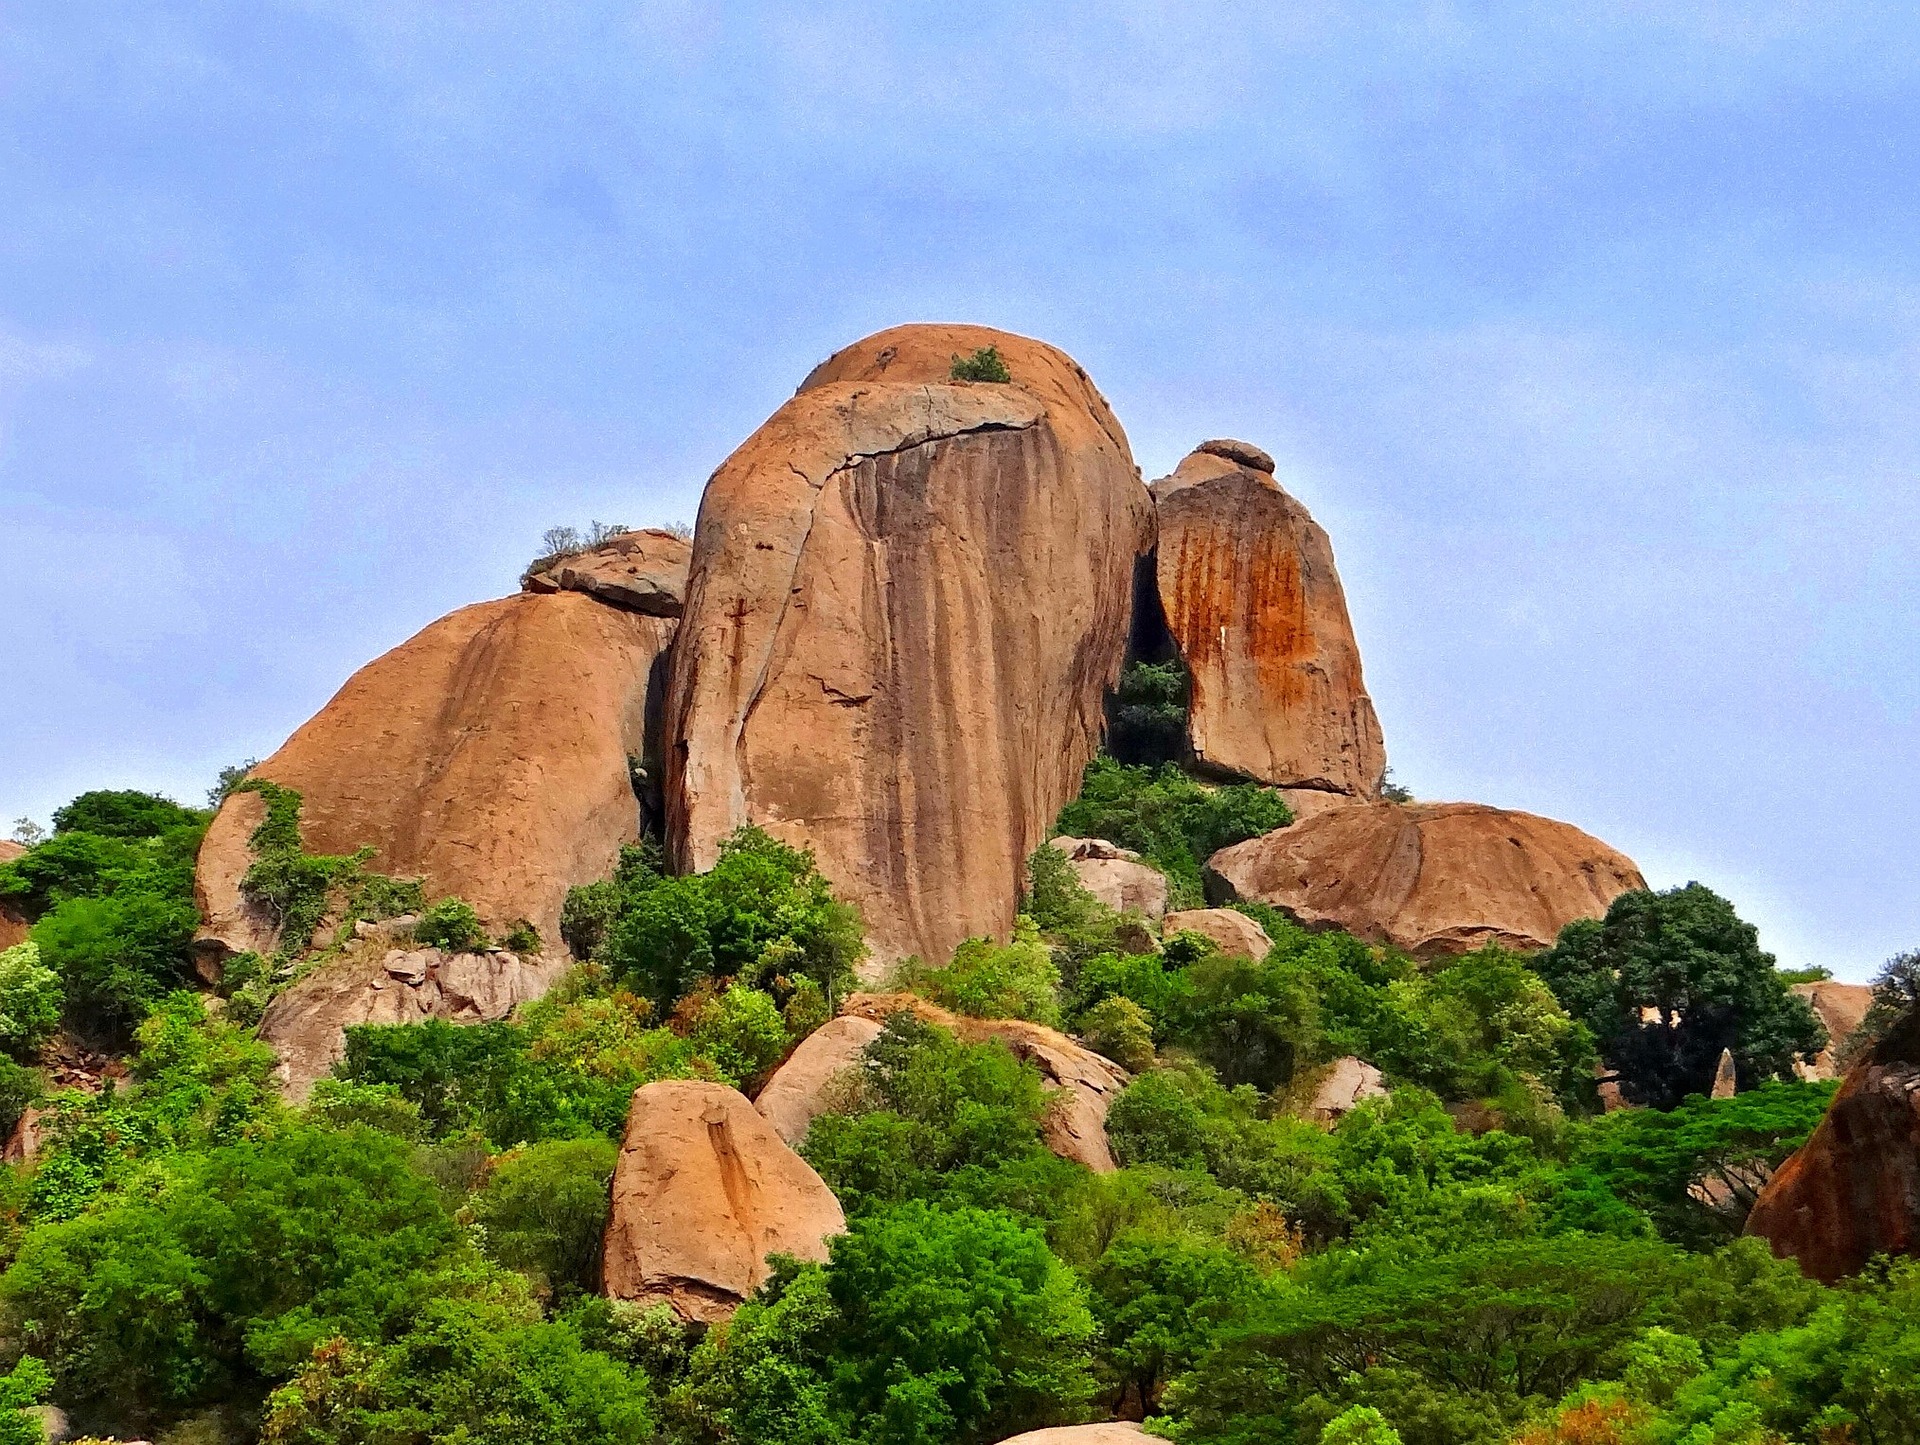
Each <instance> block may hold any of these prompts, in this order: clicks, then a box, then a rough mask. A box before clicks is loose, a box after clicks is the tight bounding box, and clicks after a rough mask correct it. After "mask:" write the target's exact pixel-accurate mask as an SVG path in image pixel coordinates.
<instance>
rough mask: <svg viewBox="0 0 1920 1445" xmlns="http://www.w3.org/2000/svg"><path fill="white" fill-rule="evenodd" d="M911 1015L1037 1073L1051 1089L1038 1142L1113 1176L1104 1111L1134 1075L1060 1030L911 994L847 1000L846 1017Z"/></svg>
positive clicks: (860, 995) (880, 1020)
mask: <svg viewBox="0 0 1920 1445" xmlns="http://www.w3.org/2000/svg"><path fill="white" fill-rule="evenodd" d="M901 1012H910V1013H913V1014H915V1015H917V1016H918V1017H920V1018H922V1019H925V1020H926V1021H927V1022H928V1023H931V1024H938V1025H939V1026H940V1027H941V1028H944V1029H946V1030H947V1031H948V1032H950V1033H952V1034H953V1035H954V1036H955V1037H957V1038H959V1039H960V1040H962V1041H963V1042H965V1043H970V1044H978V1043H984V1042H986V1041H987V1040H989V1039H998V1040H1000V1042H1002V1043H1004V1044H1005V1045H1006V1046H1007V1047H1008V1048H1009V1049H1011V1050H1012V1051H1013V1054H1014V1056H1015V1057H1016V1058H1020V1059H1025V1060H1027V1061H1028V1062H1030V1063H1032V1064H1033V1066H1034V1067H1035V1068H1037V1069H1038V1070H1039V1071H1040V1080H1041V1082H1042V1084H1044V1085H1045V1086H1046V1087H1047V1088H1048V1089H1050V1090H1052V1091H1054V1100H1053V1108H1052V1109H1051V1110H1050V1111H1049V1112H1048V1114H1047V1117H1046V1119H1045V1120H1043V1121H1042V1123H1041V1126H1040V1135H1041V1138H1042V1139H1043V1140H1044V1141H1045V1142H1046V1145H1047V1147H1048V1148H1049V1149H1051V1150H1052V1151H1053V1152H1054V1153H1055V1154H1058V1155H1059V1156H1060V1157H1061V1158H1062V1159H1072V1160H1074V1161H1076V1162H1077V1163H1081V1164H1084V1165H1086V1166H1087V1168H1089V1169H1091V1170H1092V1171H1093V1172H1094V1173H1096V1174H1111V1173H1113V1172H1114V1170H1115V1168H1117V1167H1118V1166H1117V1165H1115V1163H1114V1160H1113V1150H1112V1149H1111V1148H1110V1147H1109V1146H1108V1144H1107V1110H1108V1109H1109V1108H1111V1107H1112V1106H1113V1101H1114V1099H1115V1098H1117V1097H1118V1096H1119V1093H1120V1091H1121V1090H1122V1089H1124V1088H1126V1086H1127V1084H1128V1083H1129V1082H1131V1080H1132V1075H1130V1074H1129V1073H1128V1072H1127V1071H1126V1070H1125V1069H1123V1068H1121V1067H1120V1066H1119V1065H1118V1064H1116V1063H1114V1062H1113V1060H1111V1059H1109V1058H1106V1057H1104V1056H1103V1055H1100V1054H1096V1053H1095V1052H1094V1051H1093V1050H1092V1049H1086V1048H1082V1047H1081V1046H1080V1045H1079V1044H1076V1043H1075V1042H1074V1041H1073V1040H1072V1039H1070V1038H1068V1037H1067V1036H1066V1035H1065V1034H1063V1033H1061V1032H1060V1031H1059V1030H1058V1029H1050V1028H1048V1027H1046V1026H1045V1025H1044V1024H1036V1023H1028V1022H1027V1021H1026V1020H1025V1019H977V1018H974V1017H972V1016H971V1015H968V1014H957V1013H952V1012H950V1011H948V1010H947V1009H943V1008H941V1007H940V1006H939V1005H938V1004H936V1003H930V1002H928V1001H927V1000H926V999H923V998H921V997H919V995H917V994H910V993H857V994H854V995H853V996H852V997H851V998H849V999H848V1000H847V1002H846V1013H847V1014H848V1015H852V1016H853V1017H856V1018H864V1019H871V1020H872V1021H873V1022H875V1023H885V1022H886V1021H887V1020H888V1019H889V1018H891V1017H892V1016H893V1015H894V1014H896V1013H901Z"/></svg>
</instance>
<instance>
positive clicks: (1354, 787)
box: [1153, 441, 1387, 798]
mask: <svg viewBox="0 0 1920 1445" xmlns="http://www.w3.org/2000/svg"><path fill="white" fill-rule="evenodd" d="M1153 495H1154V502H1155V505H1156V508H1157V510H1158V512H1159V522H1160V550H1159V553H1158V556H1157V559H1156V564H1155V570H1156V576H1157V579H1158V582H1159V592H1160V608H1161V611H1162V613H1163V614H1164V616H1165V618H1166V622H1167V630H1168V631H1169V632H1170V633H1171V634H1172V637H1173V641H1174V643H1175V645H1176V646H1177V647H1178V648H1179V650H1180V656H1181V659H1182V661H1184V662H1185V663H1186V665H1187V671H1188V673H1189V675H1190V677H1191V679H1192V703H1191V710H1190V712H1189V715H1188V721H1187V730H1188V738H1189V741H1190V742H1191V743H1192V745H1193V755H1194V760H1195V762H1197V763H1198V764H1199V765H1200V766H1201V767H1203V768H1209V769H1213V770H1215V771H1217V772H1220V773H1226V774H1231V775H1234V776H1238V777H1246V778H1252V779H1255V780H1257V781H1259V782H1263V783H1271V784H1273V785H1274V786H1276V787H1282V788H1299V789H1305V790H1314V791H1324V792H1329V793H1337V794H1344V795H1349V796H1352V797H1359V798H1372V797H1375V796H1377V795H1378V793H1379V791H1380V780H1381V777H1382V775H1383V774H1384V773H1385V771H1386V766H1387V755H1386V746H1385V743H1384V742H1383V741H1382V739H1381V735H1380V722H1379V719H1378V718H1377V717H1375V715H1374V711H1373V701H1372V699H1370V698H1369V697H1368V696H1367V688H1366V682H1365V680H1364V679H1363V678H1362V676H1361V672H1360V648H1359V645H1358V644H1357V643H1356V642H1355V641H1354V636H1353V623H1352V621H1351V619H1350V618H1349V617H1348V616H1347V600H1346V595H1345V593H1344V592H1342V591H1341V588H1340V574H1339V573H1338V572H1336V571H1335V570H1334V565H1333V546H1332V544H1331V543H1330V542H1329V541H1328V540H1327V534H1326V533H1325V532H1324V531H1322V530H1321V528H1320V527H1319V525H1318V524H1317V523H1315V521H1314V520H1313V518H1312V517H1311V516H1309V515H1308V514H1307V509H1306V508H1305V507H1303V506H1301V505H1300V503H1299V502H1297V501H1295V500H1294V499H1293V498H1292V497H1290V496H1288V495H1287V494H1286V492H1284V491H1282V490H1281V488H1280V484H1279V483H1278V482H1276V481H1275V480H1274V479H1273V462H1272V459H1271V458H1269V457H1268V456H1267V455H1266V453H1264V452H1262V451H1260V450H1259V449H1258V448H1256V447H1251V446H1248V445H1247V444H1246V443H1244V442H1234V441H1211V442H1204V443H1202V444H1201V446H1200V449H1199V450H1198V451H1195V452H1194V453H1193V454H1192V455H1190V456H1188V457H1187V458H1186V460H1184V461H1183V462H1181V463H1180V465H1179V467H1178V468H1177V469H1176V470H1175V471H1174V473H1173V475H1172V476H1169V477H1163V478H1161V479H1160V480H1159V481H1157V482H1155V483H1154V484H1153Z"/></svg>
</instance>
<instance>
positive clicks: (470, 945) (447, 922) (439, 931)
mask: <svg viewBox="0 0 1920 1445" xmlns="http://www.w3.org/2000/svg"><path fill="white" fill-rule="evenodd" d="M413 941H414V942H415V943H421V944H425V945H426V946H427V947H428V948H437V949H439V950H440V951H441V952H443V953H472V952H474V951H476V950H477V949H481V948H485V947H486V945H487V930H486V929H485V928H483V927H482V926H481V924H480V915H479V914H478V913H475V912H474V911H473V905H472V904H470V903H465V902H462V901H461V900H460V899H458V898H442V899H441V900H440V901H439V902H438V903H436V904H434V905H433V906H432V907H431V908H429V909H427V911H426V912H424V913H422V914H421V915H420V921H419V922H418V923H416V924H414V925H413Z"/></svg>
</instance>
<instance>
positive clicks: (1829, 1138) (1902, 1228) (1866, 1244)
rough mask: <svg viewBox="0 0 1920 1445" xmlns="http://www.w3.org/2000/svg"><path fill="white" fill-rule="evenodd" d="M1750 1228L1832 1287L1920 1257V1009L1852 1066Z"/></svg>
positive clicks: (1763, 1198) (1765, 1193) (1769, 1188)
mask: <svg viewBox="0 0 1920 1445" xmlns="http://www.w3.org/2000/svg"><path fill="white" fill-rule="evenodd" d="M1747 1233H1748V1234H1755V1235H1758V1236H1760V1238H1762V1239H1764V1240H1766V1241H1767V1243H1768V1245H1769V1246H1771V1247H1772V1249H1773V1252H1774V1253H1775V1254H1776V1255H1779V1256H1780V1257H1781V1258H1783V1259H1784V1258H1792V1259H1797V1260H1798V1261H1799V1262H1800V1268H1801V1269H1802V1270H1803V1271H1805V1272H1806V1273H1807V1274H1809V1275H1812V1276H1813V1277H1814V1278H1815V1279H1819V1280H1824V1281H1826V1282H1827V1283H1829V1284H1831V1283H1832V1282H1833V1281H1834V1280H1837V1279H1840V1278H1842V1277H1843V1276H1845V1275H1849V1274H1853V1273H1854V1272H1855V1271H1857V1270H1858V1269H1860V1267H1861V1266H1862V1265H1864V1264H1865V1263H1866V1262H1867V1261H1868V1260H1869V1259H1871V1258H1872V1257H1873V1256H1874V1255H1876V1254H1890V1255H1902V1254H1920V1010H1916V1011H1912V1012H1909V1013H1908V1015H1907V1016H1906V1018H1904V1019H1903V1020H1901V1022H1900V1023H1899V1024H1897V1025H1896V1026H1895V1027H1894V1028H1892V1029H1891V1030H1889V1031H1888V1033H1887V1035H1886V1036H1885V1037H1884V1038H1883V1039H1881V1040H1880V1041H1879V1042H1878V1043H1877V1044H1875V1045H1874V1046H1873V1047H1871V1048H1870V1049H1868V1050H1866V1052H1865V1054H1864V1056H1863V1057H1861V1058H1860V1059H1858V1060H1857V1061H1856V1062H1855V1063H1854V1065H1853V1067H1852V1068H1850V1069H1848V1071H1847V1077H1846V1082H1845V1083H1843V1084H1841V1086H1840V1092H1839V1093H1837V1094H1835V1095H1834V1096H1833V1103H1832V1104H1831V1105H1829V1106H1828V1108H1827V1113H1826V1117H1825V1118H1824V1119H1822V1120H1821V1121H1820V1126H1819V1127H1818V1128H1817V1129H1815V1130H1814V1131H1813V1136H1812V1137H1811V1138H1810V1139H1808V1140H1807V1142H1806V1143H1805V1144H1803V1145H1801V1146H1800V1148H1799V1149H1797V1150H1796V1151H1795V1152H1794V1153H1793V1154H1792V1155H1791V1156H1789V1157H1788V1159H1787V1161H1786V1162H1785V1163H1784V1164H1782V1165H1781V1166H1780V1167H1779V1168H1778V1169H1776V1170H1775V1171H1774V1174H1773V1177H1772V1178H1771V1179H1770V1180H1768V1181H1767V1185H1766V1188H1764V1189H1763V1190H1761V1192H1760V1197H1759V1199H1758V1200H1756V1201H1755V1202H1754V1206H1753V1211H1752V1212H1751V1213H1750V1214H1748V1216H1747Z"/></svg>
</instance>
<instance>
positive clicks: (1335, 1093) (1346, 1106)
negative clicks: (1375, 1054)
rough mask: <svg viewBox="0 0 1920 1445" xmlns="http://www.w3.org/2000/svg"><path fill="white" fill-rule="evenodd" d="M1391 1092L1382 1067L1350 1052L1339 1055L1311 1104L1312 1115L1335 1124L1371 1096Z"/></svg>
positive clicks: (1373, 1097) (1308, 1107)
mask: <svg viewBox="0 0 1920 1445" xmlns="http://www.w3.org/2000/svg"><path fill="white" fill-rule="evenodd" d="M1386 1092H1387V1085H1386V1081H1385V1079H1384V1078H1383V1077H1382V1075H1381V1073H1380V1071H1379V1070H1378V1069H1376V1068H1375V1067H1374V1066H1373V1065H1372V1064H1370V1063H1368V1062H1367V1061H1366V1060H1365V1059H1356V1058H1355V1057H1354V1056H1353V1055H1352V1054H1348V1055H1347V1056H1346V1057H1345V1058H1343V1059H1335V1060H1334V1061H1333V1064H1332V1066H1331V1067H1329V1068H1328V1070H1327V1072H1326V1076H1325V1077H1324V1078H1322V1079H1321V1080H1320V1086H1319V1087H1318V1088H1317V1089H1315V1090H1314V1092H1313V1102H1312V1103H1311V1104H1309V1105H1308V1106H1307V1114H1308V1117H1310V1118H1312V1119H1315V1120H1317V1121H1318V1122H1320V1123H1322V1124H1333V1123H1335V1122H1337V1121H1338V1120H1339V1119H1340V1118H1341V1117H1342V1116H1343V1115H1346V1114H1351V1113H1352V1112H1353V1111H1354V1110H1355V1109H1356V1108H1358V1107H1359V1106H1360V1105H1361V1104H1363V1103H1365V1102H1366V1101H1367V1100H1368V1099H1379V1098H1384V1097H1385V1096H1386Z"/></svg>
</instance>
